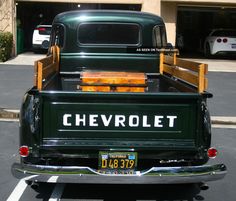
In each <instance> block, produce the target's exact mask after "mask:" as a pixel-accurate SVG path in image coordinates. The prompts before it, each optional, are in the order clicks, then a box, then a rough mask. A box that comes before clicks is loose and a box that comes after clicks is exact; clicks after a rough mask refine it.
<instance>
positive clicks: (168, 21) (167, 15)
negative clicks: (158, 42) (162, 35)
mask: <svg viewBox="0 0 236 201" xmlns="http://www.w3.org/2000/svg"><path fill="white" fill-rule="evenodd" d="M161 16H162V18H163V19H164V21H165V25H166V32H167V40H168V42H169V43H171V44H172V45H175V35H176V19H177V5H176V3H163V2H162V3H161Z"/></svg>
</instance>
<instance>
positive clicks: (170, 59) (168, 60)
mask: <svg viewBox="0 0 236 201" xmlns="http://www.w3.org/2000/svg"><path fill="white" fill-rule="evenodd" d="M163 63H164V64H169V65H174V58H173V57H172V56H168V55H165V56H164V60H163Z"/></svg>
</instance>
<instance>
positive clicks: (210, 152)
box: [207, 147, 218, 158]
mask: <svg viewBox="0 0 236 201" xmlns="http://www.w3.org/2000/svg"><path fill="white" fill-rule="evenodd" d="M217 154H218V151H217V149H216V148H214V147H211V148H209V149H208V151H207V155H208V157H209V158H215V157H216V156H217Z"/></svg>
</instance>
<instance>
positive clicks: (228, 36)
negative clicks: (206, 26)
mask: <svg viewBox="0 0 236 201" xmlns="http://www.w3.org/2000/svg"><path fill="white" fill-rule="evenodd" d="M204 53H205V56H206V57H211V56H213V55H218V54H227V53H236V30H235V29H215V30H213V31H211V32H210V34H209V35H208V37H207V38H206V40H205V42H204Z"/></svg>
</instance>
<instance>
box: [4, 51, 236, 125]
mask: <svg viewBox="0 0 236 201" xmlns="http://www.w3.org/2000/svg"><path fill="white" fill-rule="evenodd" d="M43 57H45V55H43V54H34V53H31V52H27V53H23V54H20V55H18V56H17V57H15V58H12V59H10V60H8V61H7V62H4V63H0V72H1V67H3V66H4V67H5V66H6V65H11V66H13V67H14V70H16V69H18V66H28V70H26V72H27V73H28V72H29V71H30V73H29V74H28V75H25V76H31V74H33V65H34V61H35V60H39V59H41V58H43ZM187 59H188V60H191V61H196V62H200V63H207V64H208V69H209V71H210V72H236V61H235V60H217V59H215V60H209V59H194V58H192V59H189V58H187ZM1 65H2V66H1ZM19 68H20V67H19ZM26 72H25V73H24V74H26ZM6 76H7V75H4V78H6ZM8 76H9V75H8ZM23 77H24V76H23ZM0 78H1V75H0ZM4 78H1V79H4ZM7 81H9V79H8V78H6V83H7ZM22 82H23V81H22V80H19V83H22ZM30 82H31V84H30V83H29V82H28V83H27V82H26V85H27V87H30V86H32V83H33V81H32V77H31V80H30ZM26 85H25V86H24V87H26ZM7 86H8V87H9V84H7ZM4 87H5V86H4ZM14 87H17V83H15V84H14ZM24 87H23V88H24ZM0 90H1V86H0ZM24 90H25V89H24ZM25 91H26V90H25ZM25 91H24V92H25ZM10 92H12V90H10ZM17 92H18V93H19V95H20V96H23V94H24V92H23V90H22V91H16V92H15V94H17ZM2 95H4V93H3V94H2V93H1V99H2V98H4V97H5V96H2ZM18 99H19V98H17V101H18V102H19V104H20V102H21V101H20V100H18ZM9 101H10V100H4V103H5V102H6V104H3V105H1V103H0V121H1V120H4V119H12V120H17V119H18V117H19V109H18V108H19V107H18V108H12V107H8V104H7V103H8V102H9ZM15 109H16V110H15ZM212 122H213V123H215V124H227V125H236V117H233V116H229V117H227V116H213V117H212Z"/></svg>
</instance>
